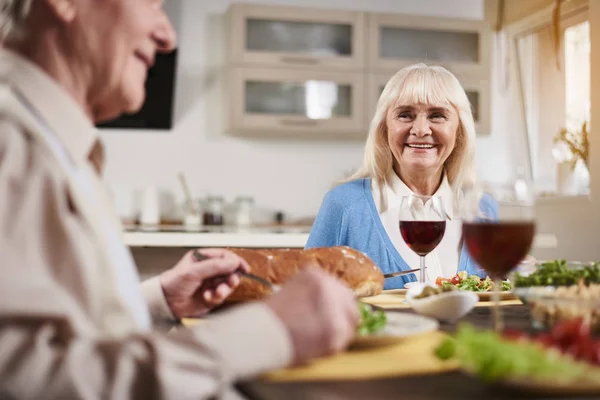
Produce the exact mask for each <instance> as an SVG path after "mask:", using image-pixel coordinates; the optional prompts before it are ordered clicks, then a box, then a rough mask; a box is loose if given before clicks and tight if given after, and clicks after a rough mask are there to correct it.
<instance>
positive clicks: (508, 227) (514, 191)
mask: <svg viewBox="0 0 600 400" xmlns="http://www.w3.org/2000/svg"><path fill="white" fill-rule="evenodd" d="M459 214H460V216H461V218H462V222H463V223H462V238H463V240H464V244H465V247H466V248H467V251H468V252H469V254H470V255H471V257H472V258H473V260H475V262H476V263H477V264H479V266H480V267H481V268H482V269H483V270H485V271H486V272H487V273H488V274H489V276H490V278H492V279H493V282H494V283H493V287H492V301H493V304H492V324H493V326H494V329H495V330H496V331H497V332H501V331H503V329H504V321H503V318H502V311H501V309H500V293H501V291H502V279H503V278H504V277H506V276H507V275H508V273H509V272H510V271H511V270H513V269H514V268H515V267H516V266H517V265H518V264H519V263H520V262H521V261H522V260H523V259H524V258H525V257H526V255H527V253H528V252H529V250H530V249H531V245H532V243H533V238H534V236H535V218H534V216H535V195H534V194H533V190H531V186H530V185H529V184H528V183H527V182H526V181H524V180H522V179H519V180H516V181H514V182H512V183H511V184H507V185H482V184H478V185H471V186H470V187H467V188H463V191H462V198H461V201H460V204H459Z"/></svg>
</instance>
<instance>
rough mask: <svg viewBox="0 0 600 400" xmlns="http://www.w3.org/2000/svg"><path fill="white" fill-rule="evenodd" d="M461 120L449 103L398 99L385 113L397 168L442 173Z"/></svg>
mask: <svg viewBox="0 0 600 400" xmlns="http://www.w3.org/2000/svg"><path fill="white" fill-rule="evenodd" d="M459 124H460V120H459V117H458V113H457V111H456V110H455V108H454V107H452V106H451V105H450V104H448V103H443V104H442V103H440V104H421V103H409V104H403V103H400V102H398V103H397V104H395V105H393V106H392V107H390V108H389V109H388V112H387V115H386V126H387V137H388V145H389V146H390V149H391V151H392V154H393V155H394V164H395V167H396V168H395V169H396V170H397V171H402V174H403V175H406V176H411V175H415V174H418V175H420V176H423V175H426V176H429V175H430V176H432V177H434V176H439V174H440V173H441V171H442V169H443V167H444V163H445V162H446V160H447V159H448V157H449V156H450V154H452V151H453V150H454V146H455V144H456V136H457V132H458V127H459Z"/></svg>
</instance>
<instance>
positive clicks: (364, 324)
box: [357, 301, 387, 336]
mask: <svg viewBox="0 0 600 400" xmlns="http://www.w3.org/2000/svg"><path fill="white" fill-rule="evenodd" d="M358 307H359V311H360V321H361V322H360V325H359V326H358V332H357V333H358V335H359V336H365V335H371V334H373V333H377V332H379V331H381V330H383V329H384V328H385V326H386V324H387V317H386V316H385V313H384V312H383V311H382V310H373V307H371V306H370V305H368V304H367V303H363V302H362V301H361V302H359V303H358Z"/></svg>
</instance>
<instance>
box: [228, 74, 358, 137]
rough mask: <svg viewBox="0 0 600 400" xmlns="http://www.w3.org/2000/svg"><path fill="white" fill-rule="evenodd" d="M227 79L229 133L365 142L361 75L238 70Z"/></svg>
mask: <svg viewBox="0 0 600 400" xmlns="http://www.w3.org/2000/svg"><path fill="white" fill-rule="evenodd" d="M230 77H231V78H230V85H231V88H230V98H231V100H232V101H231V103H232V105H233V107H234V109H233V113H232V116H233V119H232V120H231V121H230V127H231V128H232V129H233V130H236V131H242V132H254V133H256V132H258V131H269V132H271V133H273V132H275V133H284V132H286V131H295V132H298V131H300V132H304V133H306V134H307V135H308V134H311V133H314V134H316V135H321V134H326V133H332V132H337V133H339V134H340V135H342V136H346V137H352V136H354V135H362V136H363V137H364V136H366V133H365V132H364V130H363V129H362V119H363V115H362V114H363V109H364V106H363V105H364V101H363V100H362V97H363V76H362V75H361V74H355V73H327V72H314V73H313V72H310V71H308V72H307V71H288V70H269V69H247V68H244V69H233V70H232V71H231V75H230ZM234 133H235V132H234Z"/></svg>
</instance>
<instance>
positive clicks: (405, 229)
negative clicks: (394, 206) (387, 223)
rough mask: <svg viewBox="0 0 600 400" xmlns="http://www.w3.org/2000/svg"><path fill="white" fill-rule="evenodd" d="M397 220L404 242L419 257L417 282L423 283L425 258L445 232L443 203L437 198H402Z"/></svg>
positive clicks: (415, 196)
mask: <svg viewBox="0 0 600 400" xmlns="http://www.w3.org/2000/svg"><path fill="white" fill-rule="evenodd" d="M399 219H400V224H399V225H400V234H401V235H402V238H403V239H404V242H406V244H407V245H408V247H409V248H410V249H411V250H412V251H414V252H415V253H417V254H418V255H419V257H420V273H419V282H421V283H424V282H425V281H426V275H425V256H426V255H427V254H429V253H431V251H433V249H435V248H436V247H437V245H438V244H439V243H440V241H441V240H442V238H443V237H444V232H445V231H446V219H447V218H446V211H445V209H444V202H443V200H442V198H441V197H439V196H420V195H416V194H413V195H410V196H404V197H402V202H401V204H400V217H399Z"/></svg>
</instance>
